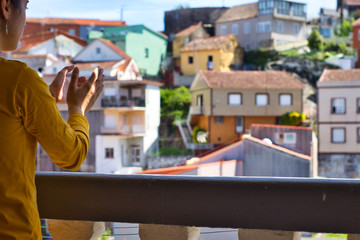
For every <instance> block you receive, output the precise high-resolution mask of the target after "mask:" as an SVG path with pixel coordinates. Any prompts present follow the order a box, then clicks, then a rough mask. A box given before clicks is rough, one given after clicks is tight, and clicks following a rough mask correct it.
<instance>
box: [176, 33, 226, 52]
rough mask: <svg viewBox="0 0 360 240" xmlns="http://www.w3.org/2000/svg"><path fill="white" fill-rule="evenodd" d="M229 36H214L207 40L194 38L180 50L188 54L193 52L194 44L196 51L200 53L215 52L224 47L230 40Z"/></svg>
mask: <svg viewBox="0 0 360 240" xmlns="http://www.w3.org/2000/svg"><path fill="white" fill-rule="evenodd" d="M231 36H233V35H232V34H230V35H222V36H215V37H208V38H196V39H194V40H192V41H190V42H189V43H188V44H186V45H185V47H184V48H183V49H181V51H182V52H189V51H194V48H195V46H194V45H195V43H196V50H197V51H202V50H216V49H221V48H222V47H223V46H225V45H226V44H227V43H228V41H229V40H231V38H230V37H231Z"/></svg>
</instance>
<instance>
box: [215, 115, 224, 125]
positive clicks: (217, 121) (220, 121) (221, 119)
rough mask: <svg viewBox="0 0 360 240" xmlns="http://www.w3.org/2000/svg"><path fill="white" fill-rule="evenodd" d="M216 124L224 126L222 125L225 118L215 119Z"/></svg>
mask: <svg viewBox="0 0 360 240" xmlns="http://www.w3.org/2000/svg"><path fill="white" fill-rule="evenodd" d="M215 123H216V124H222V123H224V117H223V116H216V117H215Z"/></svg>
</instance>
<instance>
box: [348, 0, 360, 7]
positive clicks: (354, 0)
mask: <svg viewBox="0 0 360 240" xmlns="http://www.w3.org/2000/svg"><path fill="white" fill-rule="evenodd" d="M344 3H345V4H346V5H348V6H360V0H344Z"/></svg>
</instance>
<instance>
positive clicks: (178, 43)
mask: <svg viewBox="0 0 360 240" xmlns="http://www.w3.org/2000/svg"><path fill="white" fill-rule="evenodd" d="M207 37H210V35H209V33H208V32H207V31H206V30H205V28H204V27H203V26H202V24H201V23H197V24H194V25H191V26H190V27H188V28H185V29H183V30H181V31H180V32H178V33H176V34H175V36H174V38H173V42H172V44H173V47H172V49H173V59H174V65H175V70H176V69H177V68H179V69H180V65H181V62H180V54H181V49H182V48H183V47H185V45H186V44H188V43H189V42H190V41H193V40H194V39H196V38H207Z"/></svg>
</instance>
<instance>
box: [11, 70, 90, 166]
mask: <svg viewBox="0 0 360 240" xmlns="http://www.w3.org/2000/svg"><path fill="white" fill-rule="evenodd" d="M16 107H17V108H18V112H19V115H20V117H21V118H22V121H23V125H24V127H25V129H26V131H27V132H28V133H29V134H30V135H31V136H33V137H35V138H36V140H37V141H38V142H39V143H40V144H41V146H42V147H43V148H44V150H45V151H46V152H47V154H48V155H49V156H50V158H51V160H52V161H53V162H54V163H55V164H56V165H58V166H59V167H61V168H63V169H67V170H72V171H76V170H78V169H79V168H80V166H81V164H82V163H83V162H84V160H85V158H86V155H87V152H88V148H89V123H88V121H87V119H86V117H85V116H83V115H82V114H78V113H74V114H71V115H70V116H69V119H68V121H67V123H66V122H65V121H64V120H63V118H62V116H61V114H60V112H59V110H58V108H57V106H56V101H55V98H54V97H52V96H51V94H50V91H49V87H48V85H47V84H46V83H45V82H44V80H43V79H42V78H41V77H40V76H39V75H38V74H37V72H35V71H34V70H32V69H31V68H29V67H27V66H25V67H24V68H23V69H22V71H21V72H20V74H19V79H18V84H17V92H16Z"/></svg>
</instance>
